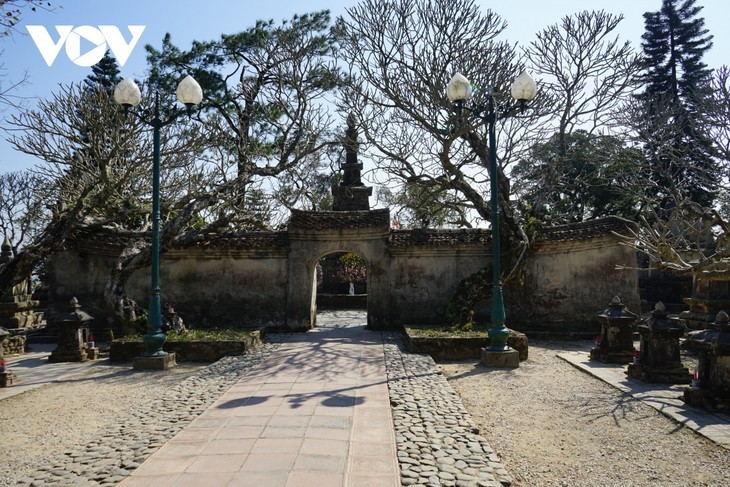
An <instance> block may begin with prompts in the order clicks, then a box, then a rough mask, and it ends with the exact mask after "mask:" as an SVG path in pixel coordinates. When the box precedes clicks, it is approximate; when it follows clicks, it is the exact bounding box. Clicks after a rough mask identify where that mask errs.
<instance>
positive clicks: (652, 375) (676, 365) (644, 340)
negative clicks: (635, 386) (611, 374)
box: [626, 302, 691, 384]
mask: <svg viewBox="0 0 730 487" xmlns="http://www.w3.org/2000/svg"><path fill="white" fill-rule="evenodd" d="M638 330H639V334H640V335H641V346H640V348H639V350H640V351H639V356H638V358H637V360H636V362H635V363H633V364H630V365H629V367H628V370H627V372H626V374H627V375H628V376H629V377H631V378H634V379H638V380H642V381H644V382H657V383H664V384H688V383H689V382H690V379H691V375H690V373H689V370H688V369H687V367H685V366H684V365H682V359H681V356H680V351H679V338H680V337H681V336H682V335H684V326H682V325H681V324H680V323H679V321H678V320H677V319H676V318H669V316H668V315H667V312H666V309H665V307H664V304H663V303H662V302H658V303H657V304H656V306H655V308H654V311H652V314H651V317H650V318H648V319H647V320H646V322H644V323H641V324H640V325H639V326H638Z"/></svg>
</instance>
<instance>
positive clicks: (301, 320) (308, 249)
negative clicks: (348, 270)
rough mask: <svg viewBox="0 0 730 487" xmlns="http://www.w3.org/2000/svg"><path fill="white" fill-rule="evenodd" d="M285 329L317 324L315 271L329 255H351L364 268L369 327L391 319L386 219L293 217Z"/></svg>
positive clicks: (378, 214) (374, 214)
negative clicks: (340, 253) (358, 259)
mask: <svg viewBox="0 0 730 487" xmlns="http://www.w3.org/2000/svg"><path fill="white" fill-rule="evenodd" d="M288 234H289V259H288V261H289V270H288V273H289V279H288V283H287V295H288V299H287V312H286V314H287V326H289V327H293V328H299V327H310V326H313V325H314V324H315V323H316V304H315V299H316V292H315V290H316V286H317V284H316V277H315V272H314V269H315V266H316V265H317V262H319V260H320V259H321V258H322V257H324V256H325V255H327V254H331V253H333V252H354V253H356V254H358V255H360V256H361V257H362V258H363V259H364V260H365V263H366V265H367V269H368V273H367V289H368V324H369V325H370V326H371V327H373V328H383V327H385V324H386V323H387V321H388V313H389V306H390V302H389V296H390V283H389V272H388V270H389V265H390V263H389V257H388V249H387V247H388V237H389V236H390V213H389V211H388V210H387V209H384V210H372V211H368V210H364V211H343V212H338V211H327V212H309V211H294V212H293V213H292V217H291V219H290V220H289V231H288Z"/></svg>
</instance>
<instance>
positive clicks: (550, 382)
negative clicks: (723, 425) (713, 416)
mask: <svg viewBox="0 0 730 487" xmlns="http://www.w3.org/2000/svg"><path fill="white" fill-rule="evenodd" d="M591 346H592V342H587V341H586V342H580V343H568V342H549V341H531V342H530V357H529V360H528V361H526V362H523V363H521V364H520V367H519V368H518V369H513V370H511V369H487V368H485V367H483V366H481V365H477V364H475V363H474V362H473V361H472V362H469V363H466V362H459V363H445V364H441V365H440V366H441V369H442V371H443V373H444V375H445V376H446V377H447V378H448V381H449V383H450V384H451V386H452V387H453V388H454V390H455V391H456V392H457V394H459V395H460V396H461V399H462V401H463V403H464V405H465V407H466V408H467V410H468V411H469V412H470V413H471V415H472V418H473V419H474V421H475V422H476V423H477V425H478V426H479V427H480V430H481V431H480V433H481V434H482V436H484V437H485V438H486V439H487V441H488V443H489V444H490V445H491V446H492V448H494V450H495V451H496V452H497V453H498V454H499V456H500V457H501V459H502V462H503V463H504V465H505V467H506V469H507V471H508V472H509V473H510V474H511V475H512V477H513V478H514V484H513V485H515V486H531V487H532V486H581V487H593V486H596V487H606V486H621V487H631V486H662V487H665V486H717V487H723V486H728V485H730V451H728V450H725V449H724V448H722V447H720V446H718V445H716V444H715V443H713V442H711V441H709V440H707V439H705V438H704V437H701V436H699V435H697V434H695V433H694V432H693V431H692V430H690V429H688V428H684V427H682V426H681V425H679V424H677V423H675V422H674V421H672V420H670V419H668V418H666V417H665V416H663V415H661V414H660V413H659V412H657V411H655V410H654V409H652V408H651V407H649V406H646V405H645V404H643V403H641V402H640V401H637V400H634V399H633V398H632V397H631V396H630V395H627V394H623V393H621V392H620V391H618V390H616V389H614V388H613V387H611V386H609V385H607V384H605V383H604V382H602V381H600V380H598V379H595V378H593V377H592V376H590V375H588V374H586V373H584V372H582V371H580V370H578V369H576V368H574V367H573V366H571V365H570V364H568V363H566V362H564V361H563V360H561V359H559V358H558V357H557V356H556V354H557V353H558V352H560V351H563V350H590V347H591Z"/></svg>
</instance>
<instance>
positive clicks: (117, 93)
mask: <svg viewBox="0 0 730 487" xmlns="http://www.w3.org/2000/svg"><path fill="white" fill-rule="evenodd" d="M176 94H177V99H178V100H179V101H180V102H181V103H183V104H185V106H187V107H188V109H190V108H192V107H193V106H195V105H198V104H199V103H200V102H201V101H202V100H203V90H202V89H201V87H200V85H199V84H198V82H197V81H195V79H193V77H192V76H189V75H188V76H186V77H185V78H184V79H183V80H182V81H181V82H180V84H179V85H178V86H177V91H176ZM114 101H116V102H117V103H118V104H120V105H122V106H123V107H125V109H129V108H131V107H135V106H137V105H139V103H140V102H141V101H142V94H141V92H140V90H139V87H138V86H137V84H136V83H135V82H134V80H133V79H132V78H126V79H124V80H122V81H121V82H119V84H118V85H117V86H116V87H115V88H114ZM180 113H182V111H178V110H174V111H172V112H171V114H170V115H169V117H168V118H167V119H166V120H162V118H160V102H159V96H157V95H155V106H154V111H153V112H152V118H147V117H145V116H144V115H138V117H139V118H140V120H142V121H143V122H145V123H147V124H149V125H150V126H152V129H153V130H152V144H153V153H152V265H151V267H152V277H151V292H150V305H149V309H148V311H147V333H146V334H145V335H144V337H143V340H144V346H145V351H144V353H143V354H142V355H143V356H144V357H164V356H165V355H167V352H164V351H163V350H162V345H163V343H165V334H164V333H163V332H162V304H161V301H160V129H161V128H162V127H163V126H165V125H168V124H170V123H172V122H173V121H174V120H175V118H176V117H177V115H179V114H180Z"/></svg>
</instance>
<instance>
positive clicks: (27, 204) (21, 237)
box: [0, 171, 47, 254]
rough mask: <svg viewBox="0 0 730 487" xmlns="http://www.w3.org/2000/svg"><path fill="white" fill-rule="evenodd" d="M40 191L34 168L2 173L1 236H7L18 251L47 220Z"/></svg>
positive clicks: (0, 196)
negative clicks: (33, 172)
mask: <svg viewBox="0 0 730 487" xmlns="http://www.w3.org/2000/svg"><path fill="white" fill-rule="evenodd" d="M39 194H40V191H38V181H37V178H36V176H35V175H33V174H32V173H31V172H30V171H18V172H9V173H5V174H0V239H3V238H7V239H8V241H9V242H10V243H11V244H12V246H13V250H14V253H16V254H17V253H18V252H19V251H20V249H21V248H23V247H24V246H25V244H27V243H28V242H29V241H31V240H32V239H33V237H34V236H35V235H37V234H38V232H39V231H40V230H41V229H42V227H43V226H44V225H45V224H46V223H47V212H46V211H45V208H44V206H43V204H42V203H43V202H42V199H41V198H40V197H39Z"/></svg>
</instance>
